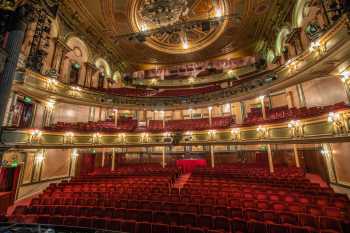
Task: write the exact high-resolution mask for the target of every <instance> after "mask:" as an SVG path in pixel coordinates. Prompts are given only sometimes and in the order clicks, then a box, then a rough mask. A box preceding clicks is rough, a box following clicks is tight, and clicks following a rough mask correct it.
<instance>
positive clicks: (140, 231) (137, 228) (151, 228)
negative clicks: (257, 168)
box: [37, 216, 347, 233]
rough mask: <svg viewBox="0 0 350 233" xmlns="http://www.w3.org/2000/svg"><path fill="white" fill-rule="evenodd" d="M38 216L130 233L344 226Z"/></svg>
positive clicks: (292, 231)
mask: <svg viewBox="0 0 350 233" xmlns="http://www.w3.org/2000/svg"><path fill="white" fill-rule="evenodd" d="M37 219H38V221H39V222H40V223H42V224H54V225H69V226H79V227H87V228H95V229H109V230H113V231H122V232H130V233H205V232H206V233H222V232H232V233H242V232H243V233H245V232H249V233H312V232H313V233H314V232H320V233H334V232H341V231H342V230H341V227H342V226H339V223H334V222H332V221H326V222H325V221H322V224H320V225H321V227H320V228H321V229H320V230H311V229H310V227H308V226H301V227H300V226H295V225H291V224H274V223H269V222H262V221H256V220H250V221H245V220H242V219H232V220H226V219H223V218H221V217H218V218H215V220H214V222H213V227H212V228H213V229H210V228H209V227H207V228H204V227H191V226H181V225H173V224H162V223H150V222H146V221H142V222H139V221H135V220H123V219H104V218H88V217H81V218H75V217H71V216H67V217H64V216H38V217H37ZM209 224H210V223H209ZM345 227H347V226H345ZM345 227H344V228H345ZM332 228H336V229H339V231H334V230H332ZM345 229H347V228H345ZM344 232H345V231H344Z"/></svg>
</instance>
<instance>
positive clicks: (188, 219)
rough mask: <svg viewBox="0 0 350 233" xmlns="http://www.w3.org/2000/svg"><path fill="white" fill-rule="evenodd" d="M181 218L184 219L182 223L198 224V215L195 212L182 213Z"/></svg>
mask: <svg viewBox="0 0 350 233" xmlns="http://www.w3.org/2000/svg"><path fill="white" fill-rule="evenodd" d="M181 219H182V221H181V223H182V225H185V226H187V225H188V226H196V215H194V214H190V213H185V214H183V215H182V217H181Z"/></svg>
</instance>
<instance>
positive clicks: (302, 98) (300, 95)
mask: <svg viewBox="0 0 350 233" xmlns="http://www.w3.org/2000/svg"><path fill="white" fill-rule="evenodd" d="M296 87H297V93H298V98H299V103H300V107H305V106H306V101H305V95H304V90H303V85H302V84H301V83H299V84H297V85H296Z"/></svg>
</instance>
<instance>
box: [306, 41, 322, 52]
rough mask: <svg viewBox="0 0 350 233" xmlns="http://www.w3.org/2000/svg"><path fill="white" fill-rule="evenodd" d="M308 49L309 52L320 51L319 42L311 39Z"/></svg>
mask: <svg viewBox="0 0 350 233" xmlns="http://www.w3.org/2000/svg"><path fill="white" fill-rule="evenodd" d="M309 51H310V52H311V53H313V52H316V51H317V52H320V51H321V43H320V41H312V42H311V44H310V47H309Z"/></svg>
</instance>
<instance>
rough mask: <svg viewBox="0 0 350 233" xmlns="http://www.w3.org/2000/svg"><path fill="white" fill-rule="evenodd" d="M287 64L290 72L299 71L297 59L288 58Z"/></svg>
mask: <svg viewBox="0 0 350 233" xmlns="http://www.w3.org/2000/svg"><path fill="white" fill-rule="evenodd" d="M286 65H287V67H288V69H289V72H290V73H293V72H295V71H297V69H298V61H296V60H295V61H291V60H288V61H287V63H286Z"/></svg>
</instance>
